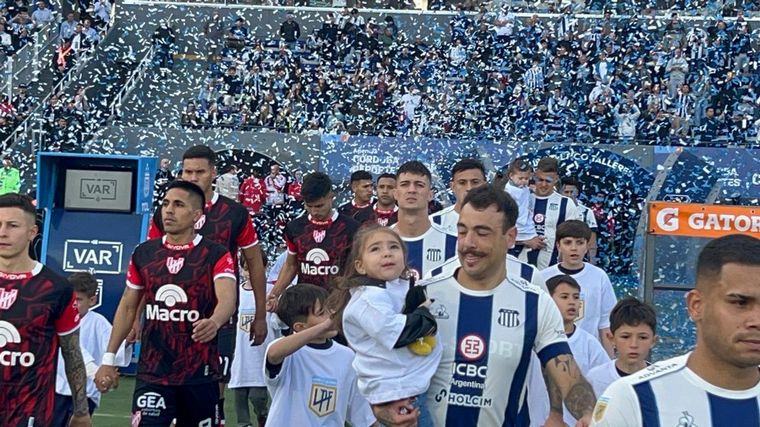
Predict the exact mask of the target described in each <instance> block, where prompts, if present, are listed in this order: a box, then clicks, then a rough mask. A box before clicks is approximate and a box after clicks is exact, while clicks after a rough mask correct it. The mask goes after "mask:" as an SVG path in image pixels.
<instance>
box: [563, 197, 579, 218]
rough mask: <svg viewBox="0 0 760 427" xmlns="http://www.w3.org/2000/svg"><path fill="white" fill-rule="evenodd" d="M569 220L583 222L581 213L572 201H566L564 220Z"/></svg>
mask: <svg viewBox="0 0 760 427" xmlns="http://www.w3.org/2000/svg"><path fill="white" fill-rule="evenodd" d="M570 219H577V220H580V221H583V212H581V210H580V209H578V205H576V204H575V202H574V201H573V200H572V199H570V200H568V201H567V214H566V215H565V220H570Z"/></svg>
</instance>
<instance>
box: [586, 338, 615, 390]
mask: <svg viewBox="0 0 760 427" xmlns="http://www.w3.org/2000/svg"><path fill="white" fill-rule="evenodd" d="M589 335H591V334H589ZM586 351H587V352H588V355H587V356H588V361H589V364H588V366H589V371H591V368H592V367H595V366H602V365H606V364H607V363H610V356H609V355H608V354H607V352H606V351H605V350H604V347H602V344H601V343H600V342H599V339H598V338H596V337H594V336H592V337H591V339H589V340H588V347H587V349H586ZM582 374H583V376H586V375H588V372H582ZM587 379H588V378H587ZM600 391H601V390H600Z"/></svg>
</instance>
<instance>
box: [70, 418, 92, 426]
mask: <svg viewBox="0 0 760 427" xmlns="http://www.w3.org/2000/svg"><path fill="white" fill-rule="evenodd" d="M69 425H70V426H71V427H92V420H91V419H90V416H89V415H74V416H73V417H71V421H70V422H69Z"/></svg>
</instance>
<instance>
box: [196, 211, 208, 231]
mask: <svg viewBox="0 0 760 427" xmlns="http://www.w3.org/2000/svg"><path fill="white" fill-rule="evenodd" d="M204 225H206V214H203V215H201V217H200V218H198V221H195V225H194V226H193V228H195V229H196V230H200V229H201V228H203V226H204Z"/></svg>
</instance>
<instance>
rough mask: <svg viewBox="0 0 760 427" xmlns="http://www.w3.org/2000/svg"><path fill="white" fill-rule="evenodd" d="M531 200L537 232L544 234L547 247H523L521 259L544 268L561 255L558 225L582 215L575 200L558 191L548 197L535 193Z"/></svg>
mask: <svg viewBox="0 0 760 427" xmlns="http://www.w3.org/2000/svg"><path fill="white" fill-rule="evenodd" d="M530 202H531V203H530V215H531V217H532V218H533V223H534V224H535V226H536V234H538V235H539V236H544V239H545V240H544V241H545V242H546V247H545V248H544V249H540V250H538V249H531V248H529V247H527V246H526V247H523V248H522V251H521V252H520V256H519V258H520V261H524V262H527V263H528V264H531V265H535V266H536V267H538V269H539V270H543V269H545V268H546V267H549V266H550V265H554V264H556V263H557V260H558V257H559V252H558V251H557V245H556V239H555V236H556V233H557V226H559V225H560V224H562V223H563V222H565V221H567V220H570V219H580V215H578V208H577V207H576V206H575V202H573V200H572V199H570V198H568V197H565V196H563V195H561V194H559V193H557V192H556V191H555V192H553V193H552V194H551V195H549V196H547V197H539V196H536V195H535V194H534V195H533V196H532V197H531V199H530Z"/></svg>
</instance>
